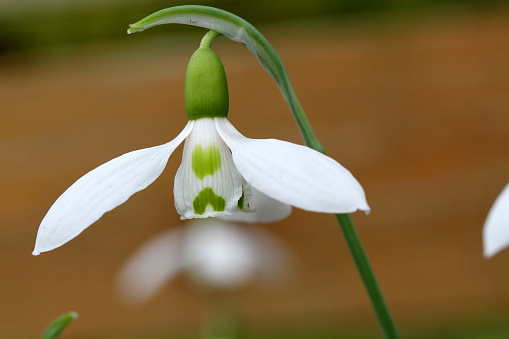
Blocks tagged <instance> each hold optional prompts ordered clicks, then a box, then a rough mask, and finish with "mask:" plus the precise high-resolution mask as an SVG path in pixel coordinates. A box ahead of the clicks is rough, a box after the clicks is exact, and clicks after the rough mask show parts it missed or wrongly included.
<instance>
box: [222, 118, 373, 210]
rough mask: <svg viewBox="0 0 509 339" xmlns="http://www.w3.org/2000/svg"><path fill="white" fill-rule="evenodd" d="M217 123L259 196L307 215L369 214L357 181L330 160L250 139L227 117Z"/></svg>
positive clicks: (302, 149)
mask: <svg viewBox="0 0 509 339" xmlns="http://www.w3.org/2000/svg"><path fill="white" fill-rule="evenodd" d="M215 121H216V126H217V131H218V132H219V134H220V135H221V137H222V138H223V140H224V142H225V143H226V144H227V145H228V147H230V149H231V151H232V155H233V161H234V163H235V165H236V166H237V169H238V170H239V172H240V174H241V175H242V176H243V177H244V179H246V181H247V182H249V184H251V185H252V186H253V187H254V188H256V189H258V190H259V191H261V192H263V193H265V194H267V195H268V196H270V197H272V198H273V199H276V200H279V201H281V202H284V203H286V204H290V205H293V206H295V207H298V208H301V209H304V210H308V211H314V212H324V213H351V212H354V211H356V210H363V211H366V212H369V206H368V204H367V202H366V197H365V195H364V191H363V189H362V187H361V185H360V184H359V182H358V181H357V180H356V179H355V178H354V177H353V175H352V174H351V173H350V172H349V171H348V170H347V169H345V168H344V167H343V166H341V165H340V164H339V163H337V162H336V161H335V160H333V159H332V158H329V157H328V156H326V155H323V154H322V153H319V152H317V151H314V150H312V149H311V148H309V147H305V146H300V145H296V144H292V143H289V142H285V141H280V140H274V139H249V138H246V137H244V136H243V135H242V134H240V133H239V132H238V131H237V130H236V129H235V127H233V125H232V124H231V123H230V122H229V121H228V120H227V119H226V118H215Z"/></svg>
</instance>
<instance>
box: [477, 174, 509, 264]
mask: <svg viewBox="0 0 509 339" xmlns="http://www.w3.org/2000/svg"><path fill="white" fill-rule="evenodd" d="M508 246H509V184H507V186H506V187H505V188H504V189H503V190H502V192H501V193H500V195H499V196H498V197H497V199H496V200H495V203H494V204H493V206H492V207H491V209H490V211H489V213H488V216H487V218H486V221H485V223H484V228H483V247H484V256H485V257H486V258H489V257H492V256H493V255H495V254H497V253H498V252H500V251H501V250H503V249H504V248H506V247H508Z"/></svg>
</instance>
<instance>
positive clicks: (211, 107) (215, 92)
mask: <svg viewBox="0 0 509 339" xmlns="http://www.w3.org/2000/svg"><path fill="white" fill-rule="evenodd" d="M185 103H186V111H187V116H188V117H189V120H197V119H201V118H216V117H217V118H226V116H227V115H228V106H229V100H228V83H227V81H226V74H225V72H224V68H223V64H222V63H221V60H219V57H218V56H217V54H216V53H215V52H214V51H213V50H211V49H210V48H209V47H207V46H201V47H200V48H198V49H197V50H196V52H194V54H193V56H192V57H191V60H189V65H188V66H187V72H186V82H185Z"/></svg>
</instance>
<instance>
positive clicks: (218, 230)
mask: <svg viewBox="0 0 509 339" xmlns="http://www.w3.org/2000/svg"><path fill="white" fill-rule="evenodd" d="M289 265H290V258H289V252H288V250H287V249H286V248H285V247H284V246H283V244H282V243H281V242H279V241H278V240H276V239H275V238H274V237H273V236H271V235H269V234H268V233H267V232H265V231H262V230H261V229H260V228H257V227H251V226H247V225H235V224H231V223H224V222H221V221H219V220H216V219H206V220H195V221H193V222H190V224H189V226H187V227H180V228H177V229H174V230H169V231H166V232H163V233H161V234H159V235H157V236H155V237H154V238H152V239H149V240H148V241H147V242H146V243H145V244H143V245H142V246H141V247H140V248H139V249H138V250H137V251H136V252H135V253H134V254H133V255H132V256H131V258H130V259H128V261H127V262H126V263H125V264H124V266H123V268H122V269H121V270H120V272H119V274H118V276H117V279H116V282H115V288H116V290H117V291H118V294H119V296H120V298H121V299H123V300H125V301H127V302H129V303H131V304H139V303H143V302H145V301H147V300H148V299H149V298H150V297H151V296H153V295H154V294H155V293H156V292H157V291H158V290H159V289H160V288H161V287H162V286H163V285H164V284H165V283H167V282H168V281H169V280H171V279H172V278H173V277H175V276H176V275H177V274H178V273H180V272H182V273H185V274H187V275H188V276H189V277H190V278H191V279H192V281H194V282H196V283H197V284H198V285H200V286H206V287H210V288H214V289H222V290H232V289H237V288H239V287H242V286H244V285H245V284H247V283H249V282H251V281H253V280H255V279H257V278H261V280H262V281H265V282H271V281H277V280H278V279H279V278H281V277H282V276H284V274H285V273H286V272H287V270H288V268H289Z"/></svg>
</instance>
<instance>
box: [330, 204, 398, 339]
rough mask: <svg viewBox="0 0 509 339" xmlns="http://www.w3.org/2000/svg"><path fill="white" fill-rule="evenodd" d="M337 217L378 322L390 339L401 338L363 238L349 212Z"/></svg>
mask: <svg viewBox="0 0 509 339" xmlns="http://www.w3.org/2000/svg"><path fill="white" fill-rule="evenodd" d="M336 219H337V221H338V223H339V226H340V227H341V230H342V231H343V235H344V237H345V239H346V243H347V244H348V248H349V249H350V253H351V254H352V257H353V259H354V261H355V265H356V266H357V269H358V271H359V274H360V276H361V278H362V282H363V283H364V287H366V290H367V292H368V295H369V298H370V300H371V304H372V305H373V308H374V309H375V313H376V316H377V318H378V322H379V324H380V326H381V327H382V332H383V333H384V336H385V337H386V338H388V339H397V338H399V334H398V330H397V329H396V326H395V325H394V321H393V320H392V317H391V314H390V312H389V308H388V307H387V304H386V303H385V300H384V297H383V295H382V291H381V290H380V287H379V285H378V283H377V281H376V278H375V274H374V273H373V270H372V268H371V265H370V263H369V260H368V257H367V255H366V252H365V251H364V248H363V246H362V243H361V240H360V238H359V235H358V234H357V231H356V230H355V226H354V224H353V222H352V219H351V218H350V215H349V214H336Z"/></svg>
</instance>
